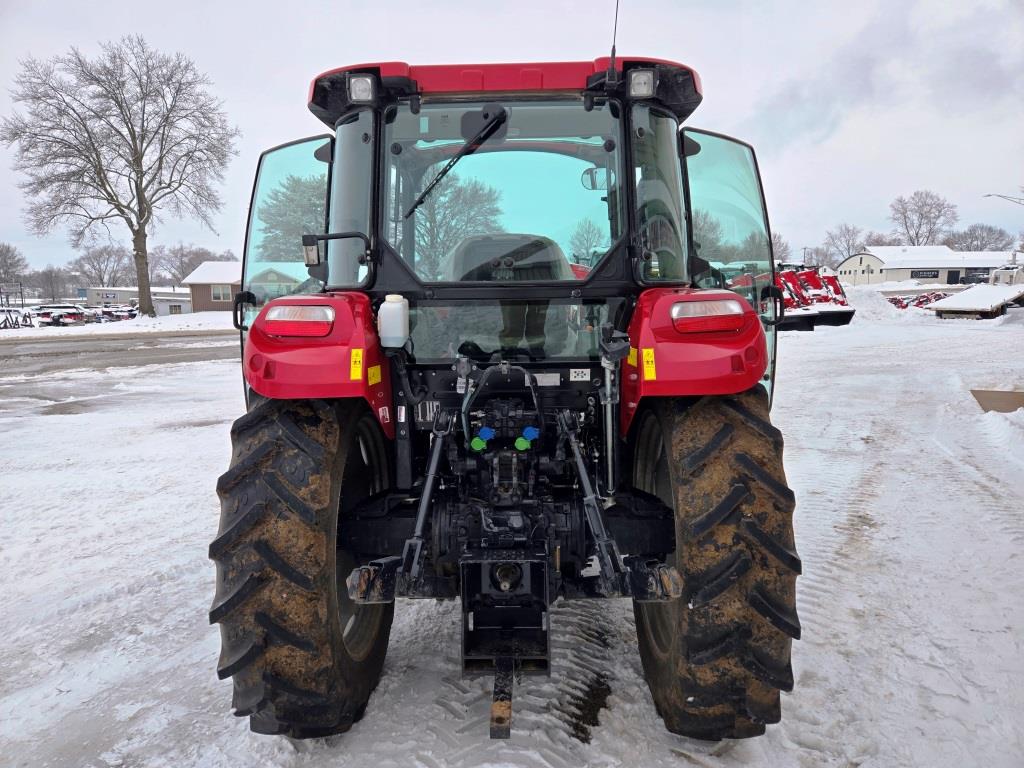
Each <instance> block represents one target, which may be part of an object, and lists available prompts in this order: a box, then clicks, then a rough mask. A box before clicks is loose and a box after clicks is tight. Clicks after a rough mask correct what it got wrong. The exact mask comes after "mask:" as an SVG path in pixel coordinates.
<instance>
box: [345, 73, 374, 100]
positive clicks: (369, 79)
mask: <svg viewBox="0 0 1024 768" xmlns="http://www.w3.org/2000/svg"><path fill="white" fill-rule="evenodd" d="M347 79H348V100H349V101H351V102H353V103H355V104H372V103H373V102H374V101H376V99H377V82H376V80H375V79H374V77H373V75H355V74H349V75H348V78H347Z"/></svg>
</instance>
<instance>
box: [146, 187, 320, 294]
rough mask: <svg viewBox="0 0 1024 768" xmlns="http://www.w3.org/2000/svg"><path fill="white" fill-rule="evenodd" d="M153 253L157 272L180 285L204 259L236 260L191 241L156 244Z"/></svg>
mask: <svg viewBox="0 0 1024 768" xmlns="http://www.w3.org/2000/svg"><path fill="white" fill-rule="evenodd" d="M321 207H322V206H321ZM153 254H154V257H155V258H154V261H155V263H156V269H157V271H158V274H159V275H160V276H161V278H165V279H166V280H167V281H168V282H169V283H170V284H171V285H174V286H178V285H181V281H182V280H184V279H185V278H186V277H188V276H189V275H190V274H192V272H194V271H195V268H196V267H198V266H199V265H200V264H202V263H203V262H204V261H238V259H237V258H236V257H235V254H233V253H232V252H231V251H224V252H223V253H214V252H213V251H211V250H210V249H209V248H203V247H201V246H196V245H192V244H191V243H189V244H188V245H184V244H183V243H178V244H177V245H172V246H171V247H170V248H167V247H165V246H159V245H158V246H156V247H155V248H154V249H153Z"/></svg>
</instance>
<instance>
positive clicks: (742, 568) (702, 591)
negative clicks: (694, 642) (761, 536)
mask: <svg viewBox="0 0 1024 768" xmlns="http://www.w3.org/2000/svg"><path fill="white" fill-rule="evenodd" d="M752 565H753V562H752V561H751V559H750V555H748V554H747V553H746V552H744V551H743V550H736V551H734V552H733V553H732V554H731V555H729V556H728V557H726V558H725V559H724V560H723V561H722V562H721V563H719V564H718V565H717V566H716V567H715V568H714V569H712V571H711V572H709V573H705V574H703V575H702V576H700V577H699V578H695V579H694V591H693V593H692V595H691V597H690V600H689V604H690V607H691V608H698V607H700V606H702V605H707V604H708V603H710V602H711V601H712V600H714V599H715V598H716V597H718V596H719V595H721V594H722V593H723V592H725V591H726V590H727V589H729V587H731V586H733V585H734V584H735V583H736V582H737V581H738V580H739V578H740V576H742V575H743V574H744V573H746V572H747V571H749V570H750V568H751V566H752Z"/></svg>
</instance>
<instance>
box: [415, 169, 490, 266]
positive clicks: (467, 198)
mask: <svg viewBox="0 0 1024 768" xmlns="http://www.w3.org/2000/svg"><path fill="white" fill-rule="evenodd" d="M500 197H501V193H500V192H499V191H498V190H497V189H495V188H494V187H491V186H488V185H487V184H484V183H483V182H482V181H479V180H477V179H469V180H468V181H465V182H464V181H462V180H461V179H460V178H459V177H458V176H457V175H456V174H454V173H452V174H449V175H448V176H446V177H445V178H444V180H442V181H441V183H440V184H438V185H437V187H435V188H434V191H433V192H432V193H431V194H430V195H429V196H428V197H427V199H426V200H425V201H424V202H423V204H422V205H421V206H420V207H419V210H418V211H417V212H416V272H417V273H418V274H419V275H420V277H422V278H424V279H429V280H436V279H438V278H440V277H442V276H443V275H442V274H441V272H442V271H443V265H444V263H445V259H446V258H447V257H448V255H449V254H450V253H451V251H452V249H454V248H455V246H456V245H458V243H459V241H460V240H462V239H463V238H465V237H467V236H469V235H478V234H485V233H488V232H503V231H504V227H502V225H501V222H500V218H501V206H500V205H499V203H498V201H499V199H500Z"/></svg>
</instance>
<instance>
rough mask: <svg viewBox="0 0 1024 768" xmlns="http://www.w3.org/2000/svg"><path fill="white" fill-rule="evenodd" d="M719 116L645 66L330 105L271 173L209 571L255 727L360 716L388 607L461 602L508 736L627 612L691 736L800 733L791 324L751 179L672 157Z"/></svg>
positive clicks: (253, 233) (347, 89)
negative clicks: (571, 608) (523, 707)
mask: <svg viewBox="0 0 1024 768" xmlns="http://www.w3.org/2000/svg"><path fill="white" fill-rule="evenodd" d="M700 101H701V85H700V80H699V78H698V76H697V74H696V72H694V71H693V70H691V69H689V68H688V67H685V66H683V65H681V64H676V63H673V62H669V61H662V60H657V59H644V58H626V59H619V60H618V61H615V60H614V59H612V60H609V59H607V58H604V59H597V60H595V61H583V62H565V63H538V64H480V65H443V66H410V65H408V64H404V63H397V62H386V63H378V64H362V65H357V66H350V67H343V68H341V69H335V70H332V71H330V72H326V73H324V74H322V75H320V76H318V77H317V78H316V79H315V80H314V81H313V83H312V87H311V89H310V92H309V108H310V110H311V111H312V112H313V114H314V115H315V116H316V117H317V118H319V119H320V120H321V121H322V122H323V123H324V124H325V125H326V126H327V128H328V129H329V132H328V133H325V134H323V135H319V136H314V137H312V138H309V139H303V140H300V141H294V142H291V143H289V144H285V145H282V146H280V147H277V148H275V149H272V150H268V151H267V152H265V153H264V154H263V155H262V157H261V158H260V163H259V168H258V171H257V175H256V184H255V188H254V190H253V196H252V202H251V206H250V218H249V225H248V231H247V235H246V246H245V259H244V277H243V285H242V286H241V291H240V292H239V293H238V295H237V296H236V298H235V303H234V316H235V323H236V325H237V327H238V328H239V329H240V331H241V334H242V345H243V363H242V365H243V373H244V377H245V385H246V399H247V402H248V412H247V413H246V414H245V415H243V416H242V417H241V418H239V419H238V420H237V421H236V422H235V424H234V426H233V427H232V430H231V438H232V457H231V466H230V468H229V469H228V470H227V472H226V473H225V474H224V475H223V476H222V477H221V478H220V480H219V482H218V485H217V491H218V493H219V496H220V499H221V509H222V516H221V523H220V530H219V533H218V535H217V537H216V539H215V540H214V541H213V543H212V544H211V545H210V557H211V558H213V559H214V560H215V561H216V564H217V592H216V597H215V599H214V602H213V607H212V609H211V611H210V620H211V621H212V622H216V623H218V624H219V625H220V630H221V638H222V651H221V656H220V662H219V665H218V674H219V676H220V677H221V678H228V677H231V678H233V681H234V700H233V705H234V709H235V714H237V715H239V716H248V717H249V718H250V725H251V728H252V729H253V730H254V731H257V732H259V733H268V734H286V735H289V736H292V737H298V738H302V737H316V736H324V735H327V734H333V733H339V732H342V731H346V730H348V729H349V728H350V727H351V725H352V724H353V723H354V722H356V721H357V720H359V718H360V717H361V716H362V714H363V712H364V710H365V709H366V706H367V702H368V701H369V699H370V695H371V693H372V691H373V689H374V687H375V686H376V685H377V683H378V680H379V678H380V676H381V672H382V668H383V665H384V657H385V653H386V652H387V646H388V637H389V633H390V629H391V624H392V619H393V617H394V613H395V602H396V599H398V598H429V599H437V600H459V601H461V605H462V649H461V658H462V672H463V673H464V674H467V675H470V674H493V675H494V676H495V677H494V703H493V705H492V710H491V735H492V736H495V737H505V736H508V734H509V729H510V727H511V714H512V689H513V682H514V680H516V679H519V677H520V676H521V675H528V674H540V675H545V674H548V673H549V671H550V661H551V643H550V628H551V627H550V618H551V617H552V616H555V617H557V614H551V613H550V611H551V607H552V604H553V603H555V602H556V601H558V600H592V599H601V598H629V599H631V600H632V601H633V608H634V612H635V616H636V631H637V636H638V641H639V648H640V656H641V659H642V662H643V668H644V672H645V676H646V678H647V680H648V682H649V684H650V689H651V694H652V697H653V699H654V706H655V708H656V710H657V712H658V713H659V714H660V716H661V717H662V718H663V719H664V722H665V725H666V727H667V728H668V729H669V730H670V731H673V732H675V733H679V734H684V735H687V736H691V737H696V738H701V739H712V740H714V739H722V738H742V737H748V736H755V735H758V734H761V733H763V732H764V730H765V724H767V723H774V722H777V721H778V720H779V717H780V702H779V692H780V691H788V690H790V689H791V688H792V686H793V673H792V669H791V666H790V645H791V641H792V640H793V639H794V638H798V637H799V636H800V623H799V621H798V620H797V616H796V603H795V582H796V576H797V574H799V573H800V559H799V558H798V557H797V554H796V552H795V547H794V541H793V527H792V516H793V509H794V496H793V492H792V491H791V490H790V489H789V487H788V486H787V484H786V476H785V473H784V471H783V462H782V447H783V440H782V435H781V434H780V432H779V430H778V429H776V428H775V427H774V426H772V424H771V421H770V418H769V408H770V401H771V391H772V384H773V381H774V360H775V338H776V331H775V328H776V325H777V324H778V323H779V321H780V320H781V319H782V314H783V312H784V309H783V300H782V295H781V292H780V291H779V290H778V288H777V287H776V285H775V283H774V279H775V278H774V266H773V263H774V262H773V258H772V250H771V236H770V231H769V227H768V218H767V214H766V212H765V206H764V198H763V194H762V189H761V182H760V179H759V175H758V168H757V162H756V160H755V157H754V152H753V150H752V149H751V147H749V146H748V145H746V144H744V143H742V142H739V141H736V140H735V139H731V138H728V137H726V136H722V135H720V134H716V133H709V132H706V131H700V130H695V129H691V128H682V127H681V125H682V123H683V121H684V120H686V119H687V118H688V117H689V116H690V114H691V113H692V112H693V111H694V109H696V107H697V106H698V105H699V104H700ZM595 254H597V255H596V256H595ZM580 264H585V265H586V266H585V268H582V269H581V268H576V269H574V268H573V266H574V265H577V267H578V265H580ZM723 265H725V266H728V267H729V268H730V269H731V272H733V273H735V272H737V271H738V272H743V273H745V274H744V275H739V274H731V275H730V280H731V282H730V283H729V284H730V285H732V286H734V288H735V290H728V289H727V287H726V281H725V278H724V275H723V269H724V267H723Z"/></svg>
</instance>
